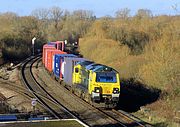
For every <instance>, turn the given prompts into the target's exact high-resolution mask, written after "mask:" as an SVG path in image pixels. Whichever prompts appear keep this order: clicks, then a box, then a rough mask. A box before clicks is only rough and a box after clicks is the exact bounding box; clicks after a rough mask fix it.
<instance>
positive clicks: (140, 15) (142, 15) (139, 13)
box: [136, 9, 153, 18]
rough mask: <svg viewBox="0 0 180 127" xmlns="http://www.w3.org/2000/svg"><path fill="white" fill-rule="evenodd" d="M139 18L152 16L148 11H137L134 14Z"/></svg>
mask: <svg viewBox="0 0 180 127" xmlns="http://www.w3.org/2000/svg"><path fill="white" fill-rule="evenodd" d="M136 16H137V17H139V18H151V17H152V16H153V14H152V12H151V10H148V9H139V10H138V11H137V14H136Z"/></svg>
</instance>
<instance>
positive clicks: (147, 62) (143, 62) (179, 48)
mask: <svg viewBox="0 0 180 127" xmlns="http://www.w3.org/2000/svg"><path fill="white" fill-rule="evenodd" d="M128 12H129V10H128V9H124V10H120V11H118V12H117V13H116V14H117V17H116V18H115V19H112V18H111V17H104V18H101V19H98V20H96V21H95V22H94V23H93V25H92V27H91V28H90V31H89V32H88V34H86V35H85V37H84V38H82V39H80V43H79V44H80V49H79V50H80V52H81V53H82V54H83V55H84V57H86V58H89V59H92V60H94V61H96V62H99V63H103V64H106V65H110V66H112V67H114V68H115V69H116V70H118V71H119V73H120V76H121V77H120V78H121V79H124V80H127V81H129V80H132V79H133V81H135V82H140V83H141V84H144V86H145V87H149V88H154V89H155V90H156V89H159V90H160V91H161V95H160V98H159V101H157V102H156V103H154V104H152V105H148V106H147V107H148V108H150V109H151V110H152V112H155V114H156V115H155V116H160V117H163V119H169V120H170V121H171V122H172V121H173V120H174V117H175V116H174V112H175V113H176V112H177V111H179V101H177V100H179V99H180V76H179V75H180V69H179V68H180V36H179V35H180V31H179V29H180V17H179V16H165V15H164V16H155V17H153V16H152V14H151V13H150V11H149V10H144V12H143V10H140V11H138V13H137V15H135V16H134V17H129V16H128V15H129V14H128ZM97 54H98V55H97ZM125 84H129V83H125ZM132 87H133V86H132ZM138 87H139V86H138ZM138 92H140V91H138ZM152 96H153V95H152ZM154 107H156V108H154ZM158 107H159V108H158ZM163 112H164V113H163ZM156 122H158V121H156Z"/></svg>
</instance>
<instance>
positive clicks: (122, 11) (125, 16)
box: [116, 8, 131, 19]
mask: <svg viewBox="0 0 180 127" xmlns="http://www.w3.org/2000/svg"><path fill="white" fill-rule="evenodd" d="M130 11H131V10H130V9H128V8H124V9H120V10H118V11H117V12H116V17H117V18H121V19H128V17H129V16H130Z"/></svg>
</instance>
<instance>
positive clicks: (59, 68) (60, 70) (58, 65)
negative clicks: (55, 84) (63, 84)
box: [53, 54, 77, 79]
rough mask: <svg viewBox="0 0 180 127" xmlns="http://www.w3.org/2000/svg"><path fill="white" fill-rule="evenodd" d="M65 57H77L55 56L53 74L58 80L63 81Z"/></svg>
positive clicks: (70, 55) (71, 55) (69, 55)
mask: <svg viewBox="0 0 180 127" xmlns="http://www.w3.org/2000/svg"><path fill="white" fill-rule="evenodd" d="M64 57H77V56H76V55H73V54H55V56H54V65H53V66H54V69H53V73H54V75H55V76H56V77H57V78H61V79H63V74H64V63H63V62H64Z"/></svg>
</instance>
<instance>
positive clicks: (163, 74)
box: [139, 40, 180, 94]
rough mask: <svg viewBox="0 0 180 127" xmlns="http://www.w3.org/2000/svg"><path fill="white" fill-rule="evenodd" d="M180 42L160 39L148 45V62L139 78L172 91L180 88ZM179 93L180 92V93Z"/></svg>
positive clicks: (148, 83) (146, 82)
mask: <svg viewBox="0 0 180 127" xmlns="http://www.w3.org/2000/svg"><path fill="white" fill-rule="evenodd" d="M179 56H180V43H179V41H177V42H169V41H166V40H160V41H158V42H154V43H153V44H152V45H149V46H147V47H146V53H145V55H144V57H145V58H146V62H147V63H146V64H144V65H143V66H142V67H141V69H140V70H139V78H140V80H141V81H142V82H144V83H145V84H147V85H151V86H154V87H156V88H159V89H161V90H164V91H167V92H168V93H171V92H173V91H176V92H177V91H178V90H179V89H180V78H179V74H180V69H179V68H180V62H179ZM178 94H179V93H178Z"/></svg>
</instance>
